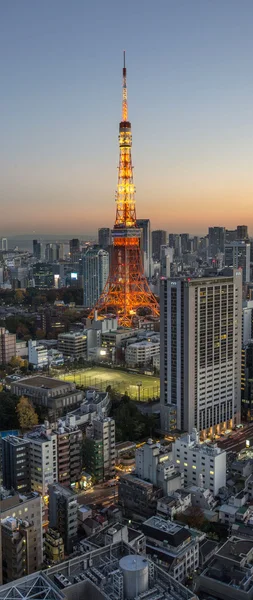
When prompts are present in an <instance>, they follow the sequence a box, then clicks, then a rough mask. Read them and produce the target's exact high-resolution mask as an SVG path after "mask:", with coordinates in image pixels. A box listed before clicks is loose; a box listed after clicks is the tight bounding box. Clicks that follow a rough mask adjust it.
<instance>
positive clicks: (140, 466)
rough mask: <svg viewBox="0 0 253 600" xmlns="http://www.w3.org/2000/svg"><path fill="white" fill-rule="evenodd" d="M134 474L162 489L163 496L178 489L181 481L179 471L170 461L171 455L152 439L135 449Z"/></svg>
mask: <svg viewBox="0 0 253 600" xmlns="http://www.w3.org/2000/svg"><path fill="white" fill-rule="evenodd" d="M135 473H136V475H137V477H140V479H144V480H146V481H150V482H151V483H153V485H155V486H157V487H159V488H162V490H163V493H164V494H165V495H166V494H169V493H170V492H173V491H175V490H176V489H178V488H180V487H181V484H182V481H183V480H182V475H181V473H180V470H179V469H178V468H176V466H175V463H174V462H173V461H172V460H171V453H170V452H169V451H168V450H167V449H166V448H163V447H161V445H160V444H159V443H158V444H157V443H153V440H152V439H149V440H148V442H147V443H146V444H144V445H143V446H141V447H140V448H137V449H136V452H135Z"/></svg>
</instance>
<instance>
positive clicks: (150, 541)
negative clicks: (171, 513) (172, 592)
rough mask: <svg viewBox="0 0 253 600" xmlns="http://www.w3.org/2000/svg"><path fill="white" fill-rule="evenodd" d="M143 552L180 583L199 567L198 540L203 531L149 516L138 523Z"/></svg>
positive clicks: (201, 536)
mask: <svg viewBox="0 0 253 600" xmlns="http://www.w3.org/2000/svg"><path fill="white" fill-rule="evenodd" d="M142 529H143V533H144V534H145V536H146V553H147V555H148V556H150V557H151V559H154V560H158V562H159V564H160V565H161V566H163V567H165V568H166V569H168V570H169V573H170V574H171V575H172V576H173V577H174V578H175V580H176V581H180V582H182V583H184V582H185V580H186V579H187V578H188V577H189V575H191V574H192V573H193V571H195V570H196V569H197V568H198V566H199V541H200V540H201V539H203V538H204V537H205V535H204V534H201V533H200V532H197V531H196V530H191V529H189V528H186V527H182V526H181V525H179V524H178V523H174V522H173V521H169V520H166V519H163V518H161V517H157V516H154V517H150V519H148V520H147V521H145V523H143V525H142Z"/></svg>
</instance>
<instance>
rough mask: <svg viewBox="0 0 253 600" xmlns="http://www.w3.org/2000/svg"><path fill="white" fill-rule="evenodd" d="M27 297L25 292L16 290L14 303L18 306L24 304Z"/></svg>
mask: <svg viewBox="0 0 253 600" xmlns="http://www.w3.org/2000/svg"><path fill="white" fill-rule="evenodd" d="M24 297H25V292H24V291H23V290H16V291H15V296H14V302H16V303H17V304H23V302H24Z"/></svg>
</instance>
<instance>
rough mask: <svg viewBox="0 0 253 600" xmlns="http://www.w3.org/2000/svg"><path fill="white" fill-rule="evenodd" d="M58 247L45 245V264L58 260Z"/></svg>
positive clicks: (57, 245)
mask: <svg viewBox="0 0 253 600" xmlns="http://www.w3.org/2000/svg"><path fill="white" fill-rule="evenodd" d="M59 254H60V246H59V244H55V243H53V244H46V251H45V260H46V262H55V261H57V260H59Z"/></svg>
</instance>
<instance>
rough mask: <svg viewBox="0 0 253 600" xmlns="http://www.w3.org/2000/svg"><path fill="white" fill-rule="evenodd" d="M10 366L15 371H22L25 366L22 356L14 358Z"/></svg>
mask: <svg viewBox="0 0 253 600" xmlns="http://www.w3.org/2000/svg"><path fill="white" fill-rule="evenodd" d="M9 365H10V367H12V368H13V369H21V367H23V366H24V360H23V359H22V358H21V356H12V357H11V360H10V362H9Z"/></svg>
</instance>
